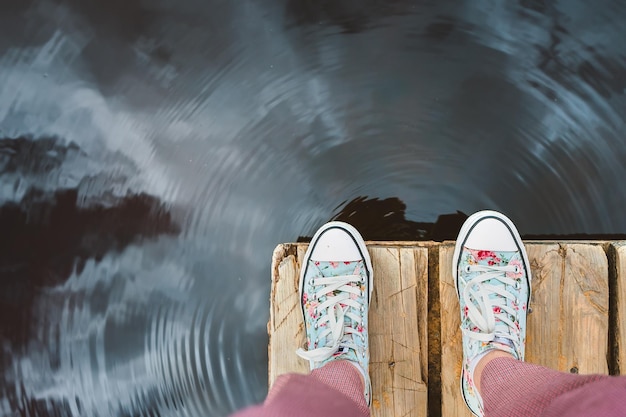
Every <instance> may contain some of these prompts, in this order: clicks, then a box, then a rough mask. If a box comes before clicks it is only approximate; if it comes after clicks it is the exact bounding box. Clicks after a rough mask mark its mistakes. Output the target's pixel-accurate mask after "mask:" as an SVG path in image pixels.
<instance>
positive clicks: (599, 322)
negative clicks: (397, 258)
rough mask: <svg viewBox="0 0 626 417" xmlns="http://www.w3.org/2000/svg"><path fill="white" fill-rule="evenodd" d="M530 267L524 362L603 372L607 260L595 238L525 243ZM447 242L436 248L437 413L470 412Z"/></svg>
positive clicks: (564, 369)
mask: <svg viewBox="0 0 626 417" xmlns="http://www.w3.org/2000/svg"><path fill="white" fill-rule="evenodd" d="M526 249H527V251H528V255H529V258H530V263H531V270H532V273H533V291H532V301H531V307H532V310H533V313H532V314H530V315H529V317H528V329H527V332H528V334H527V345H526V346H527V348H526V349H527V350H526V360H527V361H528V362H532V363H536V364H539V365H544V366H547V367H550V368H553V369H558V370H561V371H576V372H580V373H607V372H608V366H607V360H606V358H607V346H608V295H609V289H608V263H607V257H606V254H605V252H604V249H603V247H602V246H601V245H599V244H596V245H593V244H574V243H568V244H558V243H546V244H543V243H529V244H527V245H526ZM453 251H454V245H453V244H452V243H446V244H442V245H441V247H440V253H439V270H440V275H439V278H440V286H439V288H440V300H441V344H442V352H441V366H442V372H441V384H442V387H441V388H442V415H444V416H471V414H470V413H469V411H468V410H467V408H466V407H465V404H464V402H463V399H462V397H461V394H460V390H459V377H460V372H461V359H462V355H463V353H462V348H461V332H460V329H459V325H460V314H459V310H458V300H457V295H456V290H455V286H454V282H453V279H452V271H451V264H452V254H453Z"/></svg>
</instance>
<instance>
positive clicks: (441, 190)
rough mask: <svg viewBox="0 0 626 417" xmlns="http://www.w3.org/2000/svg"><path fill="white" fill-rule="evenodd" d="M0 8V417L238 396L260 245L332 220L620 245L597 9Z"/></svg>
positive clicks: (258, 340)
mask: <svg viewBox="0 0 626 417" xmlns="http://www.w3.org/2000/svg"><path fill="white" fill-rule="evenodd" d="M0 11H1V12H0V232H1V233H2V238H3V239H2V241H0V415H5V416H18V415H19V416H143V415H149V416H158V415H162V416H173V415H177V416H178V415H180V416H223V415H227V414H228V413H229V412H231V411H232V410H234V409H237V408H239V407H242V406H244V405H247V404H251V403H254V402H258V401H261V400H262V399H263V398H264V397H265V394H266V392H267V387H266V385H267V377H266V375H267V351H266V349H267V335H266V323H267V320H268V317H269V288H270V259H271V253H272V250H273V248H274V247H275V246H276V245H277V244H278V243H281V242H289V241H295V240H297V239H298V238H299V237H300V236H307V235H308V236H310V235H312V234H313V232H314V231H315V230H316V228H317V227H319V226H320V225H321V224H323V223H324V222H326V221H328V220H329V219H331V218H333V217H334V216H336V215H338V213H340V212H343V216H344V217H345V218H348V217H351V218H353V219H354V220H355V223H357V225H358V226H359V227H361V228H363V229H364V234H365V237H366V238H372V239H385V238H389V239H391V238H398V237H399V238H405V239H411V238H412V237H413V236H414V237H415V238H417V237H420V238H429V237H433V236H438V237H446V236H448V235H447V234H446V233H448V234H450V233H452V234H453V230H452V232H450V231H448V232H441V230H443V229H438V230H440V233H434V232H433V227H434V226H433V225H432V224H433V223H435V222H436V221H437V218H438V216H439V215H442V214H448V213H456V212H457V211H461V212H463V213H467V214H470V213H472V212H474V211H476V210H479V209H483V208H492V209H496V210H500V211H503V212H505V213H506V214H508V215H509V216H510V217H511V218H512V219H513V220H514V221H515V222H516V224H517V226H518V227H519V229H520V231H521V232H522V234H524V235H527V236H529V235H547V234H568V235H575V234H576V235H578V234H593V235H599V234H624V233H626V211H625V209H624V208H625V207H626V187H625V186H624V179H625V178H626V164H625V163H624V161H625V160H626V138H625V130H626V129H625V127H626V96H625V92H626V45H625V43H624V39H626V25H624V21H625V19H626V2H625V1H623V0H621V1H611V0H597V1H594V2H589V1H583V0H568V1H564V0H562V1H553V2H548V1H544V0H520V1H507V2H496V1H481V0H478V1H471V2H457V1H442V0H436V1H435V0H432V1H416V0H412V1H409V0H393V1H389V0H387V1H383V0H367V1H365V0H361V1H354V0H334V1H326V0H318V1H313V0H282V1H259V0H255V1H250V0H238V1H226V0H212V1H200V0H179V1H174V0H155V1H147V0H144V1H142V0H108V1H96V0H93V1H89V2H87V1H79V0H4V1H3V2H2V5H0ZM346 205H347V206H346ZM353 213H356V214H353ZM350 214H353V216H349V215H350ZM461 217H462V216H461ZM452 229H454V227H452ZM294 349H295V346H294ZM285 354H292V352H285Z"/></svg>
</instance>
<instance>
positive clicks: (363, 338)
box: [361, 333, 365, 342]
mask: <svg viewBox="0 0 626 417" xmlns="http://www.w3.org/2000/svg"><path fill="white" fill-rule="evenodd" d="M361 340H362V341H364V342H365V335H364V334H363V333H361Z"/></svg>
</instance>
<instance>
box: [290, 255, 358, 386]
mask: <svg viewBox="0 0 626 417" xmlns="http://www.w3.org/2000/svg"><path fill="white" fill-rule="evenodd" d="M346 275H357V276H360V277H361V280H360V282H352V283H350V284H349V285H350V286H352V287H354V288H358V289H359V294H360V295H357V294H353V293H350V298H351V299H352V300H356V301H358V303H359V304H360V305H361V306H363V307H364V308H361V309H359V310H358V311H357V309H355V308H354V307H352V306H349V305H346V304H343V303H340V304H339V306H340V307H341V308H342V309H343V310H344V311H345V312H346V313H348V312H351V313H352V315H356V316H358V317H360V320H359V321H356V320H354V319H352V318H350V317H348V315H345V316H344V323H345V327H351V328H353V329H356V331H357V332H358V334H353V335H352V342H353V343H354V345H356V350H355V349H352V348H349V347H347V346H344V345H339V348H338V350H337V351H336V352H335V353H334V354H333V355H332V356H331V357H330V358H329V359H326V360H325V361H323V362H319V363H316V364H315V366H314V367H315V368H319V367H321V366H323V365H325V364H326V363H328V362H330V361H333V360H336V359H342V360H349V361H354V362H358V363H359V365H360V366H361V367H362V368H363V370H364V371H365V372H366V374H367V373H368V372H369V369H368V368H369V366H368V364H369V349H368V343H369V337H368V326H367V323H368V310H369V309H368V304H369V300H368V297H369V288H368V286H369V278H368V276H367V271H366V266H365V264H364V262H363V261H353V262H320V261H315V260H309V263H308V268H307V271H306V276H305V277H304V285H303V290H302V300H301V301H302V312H303V314H304V327H305V333H306V349H307V350H313V349H317V348H319V347H323V346H326V345H327V344H329V343H328V342H329V341H328V340H327V336H330V335H327V336H326V337H325V336H322V335H321V332H322V330H323V329H324V327H325V326H326V323H325V322H321V323H319V318H320V317H321V316H322V312H320V311H318V307H319V306H320V305H321V304H323V303H324V301H326V299H327V297H331V296H337V295H339V294H340V293H341V292H342V291H340V290H334V291H332V292H329V293H326V294H324V295H320V296H316V293H317V292H318V291H319V290H320V288H319V286H317V287H316V286H315V285H314V282H315V279H317V278H322V277H337V276H346ZM359 336H360V337H359Z"/></svg>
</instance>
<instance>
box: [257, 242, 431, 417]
mask: <svg viewBox="0 0 626 417" xmlns="http://www.w3.org/2000/svg"><path fill="white" fill-rule="evenodd" d="M419 246H421V247H418V245H417V244H415V245H396V246H392V245H389V244H376V245H368V250H369V251H370V254H371V257H372V263H373V265H374V279H375V282H374V292H373V294H372V303H371V306H370V353H371V359H370V375H371V377H372V390H373V397H372V415H373V416H394V415H410V416H426V414H427V405H428V404H427V378H428V349H427V344H428V341H427V337H428V335H427V307H428V304H427V302H428V298H427V293H428V248H427V246H429V245H423V244H421V245H419ZM306 247H307V245H306V244H283V245H279V246H278V247H277V248H276V250H275V251H274V257H273V262H272V265H273V267H272V271H273V272H272V293H271V300H270V301H271V311H270V321H269V323H268V333H269V335H270V345H269V382H270V385H271V384H272V383H273V382H274V380H275V379H276V377H278V376H279V375H281V374H283V373H287V372H299V373H306V372H308V364H307V362H306V361H304V360H301V359H300V358H298V357H297V356H296V355H295V353H294V351H295V349H296V348H297V347H298V346H301V345H302V344H303V342H304V332H303V324H302V317H301V312H300V309H299V304H298V303H299V300H298V274H299V268H300V262H301V259H302V258H303V256H304V252H305V251H306Z"/></svg>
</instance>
